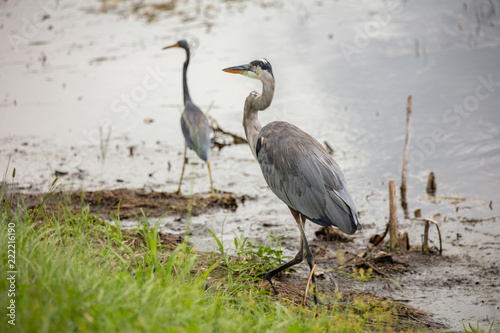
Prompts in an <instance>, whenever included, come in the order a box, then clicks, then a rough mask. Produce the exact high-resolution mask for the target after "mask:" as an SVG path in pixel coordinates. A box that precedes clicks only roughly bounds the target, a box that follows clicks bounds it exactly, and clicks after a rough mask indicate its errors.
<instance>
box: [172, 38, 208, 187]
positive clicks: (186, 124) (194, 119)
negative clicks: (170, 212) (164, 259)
mask: <svg viewBox="0 0 500 333" xmlns="http://www.w3.org/2000/svg"><path fill="white" fill-rule="evenodd" d="M171 47H180V48H183V49H184V50H185V51H186V61H185V62H184V65H183V70H182V90H183V95H184V111H183V112H182V115H181V129H182V134H183V135H184V141H185V142H186V145H185V146H184V158H183V161H182V171H181V180H180V181H179V188H178V189H177V192H176V193H181V185H182V179H183V177H184V167H185V165H186V152H187V148H186V147H188V148H189V149H191V150H194V151H195V152H196V155H198V156H199V157H200V158H201V159H202V160H203V161H205V163H207V168H208V175H209V177H210V188H211V190H212V194H211V196H212V197H213V196H215V192H214V186H213V182H212V172H211V170H210V162H209V161H208V155H209V151H210V126H209V125H208V119H207V117H205V115H204V114H203V112H202V111H201V110H200V108H199V107H197V106H196V105H195V104H194V103H193V101H192V100H191V95H190V94H189V88H188V84H187V69H188V66H189V59H190V51H189V44H188V43H187V42H186V41H185V40H180V41H178V42H177V43H175V44H174V45H170V46H166V47H164V48H163V50H165V49H169V48H171Z"/></svg>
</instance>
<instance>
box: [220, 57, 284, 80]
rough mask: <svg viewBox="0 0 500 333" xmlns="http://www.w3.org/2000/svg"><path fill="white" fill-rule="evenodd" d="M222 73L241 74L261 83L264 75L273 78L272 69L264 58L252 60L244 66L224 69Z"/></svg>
mask: <svg viewBox="0 0 500 333" xmlns="http://www.w3.org/2000/svg"><path fill="white" fill-rule="evenodd" d="M223 71H224V72H227V73H234V74H241V75H244V76H247V77H249V78H252V79H257V80H261V81H262V79H263V78H265V76H266V75H271V77H273V78H274V75H273V67H272V66H271V63H270V62H269V61H267V59H265V58H262V59H258V60H254V61H252V62H251V63H249V64H246V65H241V66H233V67H228V68H224V69H223Z"/></svg>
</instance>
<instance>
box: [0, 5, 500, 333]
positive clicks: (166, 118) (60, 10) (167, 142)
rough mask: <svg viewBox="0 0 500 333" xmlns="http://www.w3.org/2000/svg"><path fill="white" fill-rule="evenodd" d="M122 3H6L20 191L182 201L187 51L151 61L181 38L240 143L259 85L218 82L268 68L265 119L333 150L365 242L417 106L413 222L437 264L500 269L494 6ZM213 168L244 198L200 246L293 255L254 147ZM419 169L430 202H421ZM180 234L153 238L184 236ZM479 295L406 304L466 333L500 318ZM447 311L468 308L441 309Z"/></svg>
mask: <svg viewBox="0 0 500 333" xmlns="http://www.w3.org/2000/svg"><path fill="white" fill-rule="evenodd" d="M117 3H118V5H117V6H116V7H114V6H113V5H111V4H108V3H102V2H95V1H87V2H77V1H74V2H70V3H67V2H61V3H60V4H59V5H57V2H56V1H53V2H51V1H46V2H43V1H41V2H37V1H23V2H15V3H5V4H2V5H0V16H1V24H0V32H1V37H2V43H0V50H1V52H0V67H1V71H0V84H1V87H2V96H0V142H1V145H0V167H1V168H2V170H5V169H6V168H7V165H8V160H9V157H10V168H11V169H12V168H13V167H15V168H16V177H15V179H14V180H13V182H14V183H16V185H17V186H18V187H20V188H21V189H23V190H26V191H43V190H46V189H47V188H48V186H49V184H50V182H51V181H52V180H53V178H54V175H55V173H56V171H57V172H62V173H64V174H65V175H64V176H61V180H60V182H61V183H63V184H65V186H66V187H67V188H72V189H82V188H83V189H100V188H117V187H132V188H142V187H145V188H147V189H151V190H161V191H173V190H175V189H176V186H177V184H176V183H177V181H178V177H179V175H180V167H181V158H180V156H181V154H182V147H183V138H182V134H181V131H180V126H179V118H180V112H181V110H182V106H181V104H182V91H181V81H180V79H181V68H182V62H183V61H184V58H185V55H184V52H183V51H182V50H180V49H172V50H168V51H161V48H162V47H163V46H165V45H169V44H171V43H173V42H175V41H176V40H178V39H181V38H185V39H187V40H188V41H190V42H191V43H192V45H193V50H192V51H193V52H192V53H193V54H192V60H191V63H190V67H189V74H188V76H189V86H190V90H191V96H192V97H193V99H194V101H195V102H196V103H197V104H198V105H199V106H200V107H201V108H202V109H203V110H209V113H210V115H211V116H213V117H215V118H216V119H217V120H218V122H219V124H220V125H221V127H223V128H224V129H226V130H229V131H232V132H235V133H238V134H240V135H242V136H243V129H242V127H241V118H242V106H243V101H244V99H245V97H246V96H247V95H248V93H249V91H250V90H258V89H260V85H259V83H258V82H257V81H252V80H248V79H245V78H243V77H237V76H235V75H229V74H225V73H223V72H221V69H222V68H225V67H227V66H231V65H238V64H243V63H246V62H249V61H251V60H253V59H257V58H261V57H266V58H267V59H268V60H269V61H270V62H271V63H272V65H273V70H274V74H275V77H276V80H277V86H276V93H275V98H274V101H273V104H272V107H271V108H270V109H269V110H266V111H265V112H262V113H261V116H260V117H261V121H262V122H263V123H264V124H265V123H267V122H270V121H272V120H276V119H282V120H287V121H289V122H292V123H294V124H297V125H299V126H300V127H301V128H302V129H304V130H306V131H307V132H309V133H310V134H312V135H313V136H315V137H316V138H318V139H319V140H320V141H322V142H323V141H325V140H326V141H328V143H329V144H330V145H331V146H332V147H333V148H334V149H335V158H336V159H337V161H338V162H339V164H340V165H341V167H342V168H343V170H344V173H345V174H346V178H347V180H348V182H349V185H350V188H351V192H352V194H353V197H354V199H355V202H356V204H357V206H358V209H359V211H360V214H361V218H362V222H363V224H364V226H365V229H364V231H363V232H362V233H360V234H358V235H357V236H356V242H357V244H358V245H360V246H361V245H362V244H365V243H366V240H367V239H368V238H369V236H370V235H371V234H372V233H375V232H381V231H382V230H383V228H384V224H385V221H386V219H387V215H388V214H387V211H388V210H387V206H388V202H387V199H386V198H387V180H388V179H389V178H395V179H396V180H397V181H399V179H400V170H401V166H400V165H401V159H402V153H403V145H404V137H405V121H406V119H405V117H406V99H407V96H408V95H409V94H412V95H413V101H414V102H413V116H412V123H411V130H412V137H411V145H410V150H411V153H410V161H409V162H410V163H409V170H410V174H409V179H408V181H409V183H408V187H409V189H408V194H409V204H410V212H413V210H414V209H417V208H420V209H421V210H422V213H423V216H425V217H433V218H435V219H436V220H438V221H439V222H440V223H441V227H442V230H443V234H444V235H443V236H444V240H445V244H444V248H445V254H448V255H456V256H458V257H460V256H463V255H464V253H466V254H468V255H470V256H471V257H472V262H473V265H471V267H469V268H470V270H469V271H468V272H469V273H470V274H475V273H478V272H482V271H484V270H487V269H489V268H490V267H492V266H494V267H497V268H498V262H499V259H500V254H499V253H500V252H499V251H500V245H499V242H500V240H499V237H500V222H499V218H498V216H499V215H500V191H499V188H500V173H499V170H500V110H499V107H498V106H499V105H500V65H499V64H500V62H499V59H500V26H499V25H500V21H499V14H498V12H499V10H500V9H499V8H500V3H499V2H498V1H496V2H495V1H460V2H456V1H418V2H412V1H405V2H398V1H394V2H383V1H360V2H348V1H336V2H333V1H321V2H314V3H311V2H305V1H292V2H285V1H254V2H251V1H247V2H245V1H242V2H235V3H233V2H225V1H187V2H182V3H175V4H174V5H172V6H171V7H169V6H165V7H162V8H154V7H148V6H143V7H139V10H136V11H135V12H134V11H132V10H131V8H132V6H131V4H130V3H127V2H125V3H124V2H117ZM190 157H191V158H190V160H191V161H192V162H194V164H192V165H190V166H189V167H188V173H189V181H187V182H185V185H184V192H185V193H189V192H191V191H193V192H197V193H198V192H205V193H208V177H207V172H206V169H205V168H204V167H203V166H202V165H200V164H196V163H198V160H197V158H196V157H195V156H194V154H191V155H190ZM211 160H212V164H213V176H214V182H215V187H216V188H217V189H219V190H224V191H231V192H235V193H237V194H240V195H248V196H250V197H251V198H253V200H247V201H246V202H245V203H244V204H243V205H240V208H239V209H238V211H237V212H236V213H231V212H223V211H221V212H217V213H211V214H207V215H202V216H197V217H194V218H193V219H192V221H191V223H192V230H193V242H195V243H196V244H197V246H198V247H199V248H201V249H211V248H212V247H213V245H214V242H213V241H212V240H211V238H210V237H209V235H208V232H207V231H206V228H207V227H209V228H211V229H212V230H213V231H214V232H216V233H221V231H222V224H223V223H224V235H225V236H224V240H225V241H226V243H227V244H231V241H232V237H233V236H234V233H236V234H240V233H244V234H245V235H247V236H248V237H249V238H251V239H260V240H265V239H267V238H268V237H267V234H268V233H270V232H273V233H274V234H276V235H287V237H286V238H285V239H284V241H285V245H286V249H287V251H288V252H290V253H292V252H293V251H295V250H296V249H295V245H296V241H297V238H298V232H297V230H296V227H295V225H294V223H291V221H290V216H289V213H288V210H287V209H286V207H284V205H283V204H282V203H281V202H280V201H279V200H278V199H276V198H275V196H274V195H273V194H272V193H270V191H269V190H268V189H267V187H266V184H265V181H264V180H263V178H262V176H261V174H260V169H259V166H258V164H257V163H256V162H255V161H254V160H253V159H252V155H251V154H250V151H249V149H248V147H246V146H232V147H227V148H224V149H223V150H222V151H220V152H219V151H216V150H212V152H211ZM430 171H433V172H434V173H435V174H436V178H437V183H438V192H437V196H436V197H430V196H428V195H427V194H426V193H425V186H426V181H427V176H428V174H429V172H430ZM400 217H401V219H403V214H402V213H400ZM184 222H185V221H184V220H183V219H181V220H180V221H179V220H177V221H174V219H165V220H164V221H162V224H163V225H164V228H165V229H166V230H169V231H174V232H183V230H184ZM313 229H314V228H311V227H310V228H309V229H308V233H309V235H310V238H313V236H312V235H313ZM401 229H404V230H408V231H409V233H410V237H411V241H412V243H414V244H418V243H420V237H421V233H422V229H423V227H422V225H421V224H420V223H419V222H410V221H403V222H402V225H401ZM457 234H459V235H461V236H462V237H461V238H458V241H457V240H456V239H457V237H459V236H457ZM495 265H496V266H495ZM467 267H468V266H467ZM436 273H437V272H431V273H430V274H436ZM439 274H450V273H447V272H444V271H443V272H440V273H439ZM464 274H465V273H464ZM486 280H487V281H490V280H491V279H490V280H488V279H486ZM490 282H491V281H490ZM490 284H491V283H490ZM408 288H409V289H411V287H410V286H409V287H408ZM488 288H490V287H488ZM488 288H487V287H485V288H470V289H463V290H462V289H459V290H458V291H456V290H450V291H449V292H448V293H447V294H446V295H447V296H446V297H440V298H439V299H437V300H435V301H432V302H431V301H429V299H428V298H427V299H425V296H421V297H420V296H415V297H412V302H414V304H415V305H416V306H417V307H418V306H421V307H425V308H426V310H430V311H431V312H432V311H433V312H434V313H436V316H437V318H439V319H440V320H445V321H447V324H448V325H450V327H452V328H460V327H461V323H460V320H461V319H465V320H469V321H476V320H480V321H482V322H488V318H491V317H495V316H496V317H499V309H498V306H499V303H498V298H496V299H495V298H494V299H492V298H491V295H492V294H495V292H498V293H497V295H498V294H500V291H499V290H498V286H497V287H495V284H494V283H493V287H492V288H493V289H494V290H493V291H494V292H492V290H491V288H490V289H488ZM478 289H479V290H478ZM425 290H427V291H426V292H427V293H428V294H432V293H433V292H435V289H432V286H427V287H426V288H425ZM464 290H465V291H464ZM412 292H413V293H416V294H419V293H424V294H425V292H423V291H420V290H415V291H412ZM476 293H479V296H478V298H475V297H476ZM419 295H420V294H419ZM483 296H484V297H483ZM481 297H483V298H486V300H487V301H486V303H481V302H480V301H476V300H477V299H479V298H481ZM488 297H489V298H488ZM457 303H458V304H464V306H463V309H466V310H463V311H450V310H449V309H451V308H453V306H452V305H455V304H457Z"/></svg>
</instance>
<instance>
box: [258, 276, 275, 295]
mask: <svg viewBox="0 0 500 333" xmlns="http://www.w3.org/2000/svg"><path fill="white" fill-rule="evenodd" d="M253 277H254V278H256V279H260V280H267V281H268V282H269V284H270V285H271V287H272V288H273V292H274V294H275V295H278V294H279V291H278V289H276V286H275V285H274V283H273V280H272V279H273V277H274V275H270V274H269V272H266V273H259V274H256V275H253Z"/></svg>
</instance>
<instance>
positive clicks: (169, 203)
mask: <svg viewBox="0 0 500 333" xmlns="http://www.w3.org/2000/svg"><path fill="white" fill-rule="evenodd" d="M45 197H48V199H47V200H46V201H45V202H44V204H43V209H44V210H46V211H49V212H55V211H57V210H58V209H60V207H61V205H66V206H67V207H68V208H70V209H71V210H72V211H73V212H79V211H81V209H82V208H83V207H88V208H89V211H90V212H91V213H93V214H99V215H101V216H103V217H105V218H108V219H110V218H111V217H112V214H114V216H119V217H120V218H121V219H135V220H137V219H140V218H141V217H142V216H143V214H144V215H145V216H147V217H151V218H158V217H162V216H167V215H174V216H179V217H181V218H184V217H185V216H186V214H188V212H189V214H191V215H193V216H197V215H199V214H203V213H207V212H208V211H210V210H213V209H227V210H229V211H236V209H237V208H238V202H239V203H240V204H241V203H242V202H245V200H247V199H248V197H247V196H239V197H238V196H236V195H233V194H230V193H216V195H215V196H214V197H211V196H202V195H191V196H184V195H182V194H176V193H167V192H153V191H149V192H146V191H145V190H142V189H141V190H133V189H126V188H119V189H115V190H102V191H86V192H69V193H66V192H56V193H53V194H51V195H47V194H23V195H19V194H13V195H7V196H6V198H4V199H3V200H2V201H6V200H8V202H9V203H10V204H11V205H18V204H21V202H23V203H24V205H25V206H26V208H27V209H28V210H33V209H35V208H37V207H38V206H39V205H40V204H41V203H42V201H43V200H44V198H45ZM2 203H3V202H2Z"/></svg>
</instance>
